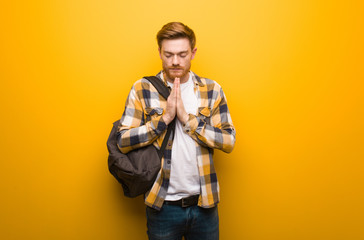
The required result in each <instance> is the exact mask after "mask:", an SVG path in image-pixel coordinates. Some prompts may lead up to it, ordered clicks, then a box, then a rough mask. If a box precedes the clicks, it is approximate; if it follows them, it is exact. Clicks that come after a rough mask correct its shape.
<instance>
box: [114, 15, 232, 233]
mask: <svg viewBox="0 0 364 240" xmlns="http://www.w3.org/2000/svg"><path fill="white" fill-rule="evenodd" d="M157 42H158V47H159V48H158V51H159V56H160V58H161V60H162V66H163V70H162V71H161V72H159V73H158V74H157V75H156V76H157V77H158V78H159V79H160V80H161V81H162V82H163V83H164V84H165V85H166V86H168V87H169V88H170V90H171V93H170V96H169V97H168V99H167V100H165V99H164V98H163V97H162V96H160V95H159V94H158V91H157V90H156V89H155V88H154V87H153V85H152V84H151V83H150V82H149V81H147V80H146V79H140V80H138V81H137V82H135V83H134V85H133V87H132V89H131V91H130V93H129V96H128V98H127V101H126V105H125V111H124V113H123V116H122V118H121V120H120V124H119V128H118V146H119V148H120V150H121V151H122V152H123V153H127V152H129V151H131V150H133V149H136V148H140V147H144V146H146V145H148V144H154V146H156V147H157V148H158V149H159V148H160V146H161V143H162V141H163V138H164V136H165V134H166V130H167V127H168V125H169V124H170V123H171V122H172V120H173V119H176V126H175V131H174V133H173V134H171V137H170V139H169V140H168V144H167V147H166V149H165V151H164V156H163V158H162V160H161V161H162V164H161V165H162V167H161V170H160V172H159V173H158V176H157V178H156V180H155V182H154V184H153V186H152V188H151V189H150V191H148V192H147V193H146V194H145V204H146V205H147V209H146V215H147V227H148V231H147V233H148V237H149V239H151V240H156V239H169V240H171V239H173V240H174V239H182V237H184V238H185V239H186V240H197V239H198V240H203V239H206V240H215V239H219V217H218V210H217V204H218V203H219V200H220V194H219V184H218V181H217V177H216V172H215V168H214V162H213V159H212V157H213V152H214V150H213V149H220V150H222V151H224V152H231V151H232V150H233V147H234V144H235V129H234V126H233V124H232V120H231V117H230V113H229V109H228V106H227V102H226V97H225V95H224V92H223V90H222V88H221V86H220V85H219V84H218V83H216V82H215V81H213V80H210V79H208V78H202V77H199V76H198V75H196V74H195V73H194V72H192V71H191V70H190V68H191V61H192V59H193V58H194V57H195V55H196V51H197V48H196V47H195V44H196V38H195V34H194V32H193V30H192V29H190V28H189V27H188V26H186V25H184V24H183V23H180V22H171V23H168V24H166V25H164V26H163V27H162V29H161V30H160V31H159V32H158V34H157Z"/></svg>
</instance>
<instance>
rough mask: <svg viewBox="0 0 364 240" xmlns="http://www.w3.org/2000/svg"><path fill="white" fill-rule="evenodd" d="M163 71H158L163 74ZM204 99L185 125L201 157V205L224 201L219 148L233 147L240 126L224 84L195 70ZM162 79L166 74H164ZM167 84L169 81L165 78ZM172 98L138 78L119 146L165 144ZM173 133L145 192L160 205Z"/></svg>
mask: <svg viewBox="0 0 364 240" xmlns="http://www.w3.org/2000/svg"><path fill="white" fill-rule="evenodd" d="M161 74H163V72H162V71H161V72H159V73H158V74H157V75H156V76H157V77H159V78H160V79H161ZM190 74H192V79H193V81H194V84H195V87H194V91H195V94H196V96H197V99H198V106H199V107H198V112H197V113H196V115H193V114H189V119H188V121H187V123H186V124H185V125H184V126H183V130H184V131H185V132H186V133H187V134H188V135H189V136H190V137H191V138H192V139H194V140H195V142H196V154H197V156H196V159H197V164H198V170H199V177H200V186H201V193H200V196H199V200H198V206H200V207H204V208H210V207H214V206H216V205H217V203H218V202H219V201H220V193H219V184H218V181H217V176H216V172H215V168H214V163H213V159H212V156H213V152H214V150H213V149H220V150H222V151H224V152H231V151H232V150H233V147H234V144H235V128H234V126H233V123H232V120H231V117H230V113H229V110H228V106H227V102H226V97H225V95H224V92H223V91H222V88H221V86H220V85H219V84H218V83H216V82H215V81H213V80H210V79H207V78H200V77H198V76H197V75H196V74H195V73H193V72H192V71H190ZM161 81H162V80H161ZM165 81H166V80H164V83H165V85H166V86H168V84H167V83H166V82H165ZM166 105H167V101H166V100H165V99H164V98H163V97H162V96H161V95H160V94H159V93H158V91H157V90H156V89H155V88H154V86H153V85H152V84H151V83H150V82H149V81H148V80H146V79H140V80H138V81H137V82H135V83H134V85H133V87H132V88H131V90H130V93H129V95H128V98H127V100H126V103H125V110H124V113H123V115H122V117H121V119H120V124H119V127H118V137H117V139H118V147H119V149H120V151H121V152H122V153H124V154H125V153H128V152H129V151H132V150H133V149H137V148H140V147H144V146H146V145H148V144H153V145H154V146H155V147H156V148H157V149H160V147H161V145H162V142H163V139H164V136H165V134H166V132H167V131H166V130H167V125H166V124H165V122H164V121H163V118H162V115H163V114H164V112H165V109H166ZM172 145H173V134H171V136H170V139H169V140H168V144H167V146H166V149H165V151H164V155H163V158H162V159H161V170H160V171H159V173H158V175H157V178H156V180H155V182H154V184H153V186H152V188H151V189H150V191H148V192H147V193H146V194H145V204H146V205H147V206H149V207H152V208H154V209H157V210H160V209H161V207H162V205H163V202H164V199H165V197H166V194H167V189H168V185H169V177H170V174H171V155H172V154H171V153H172V151H171V150H172Z"/></svg>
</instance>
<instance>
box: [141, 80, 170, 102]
mask: <svg viewBox="0 0 364 240" xmlns="http://www.w3.org/2000/svg"><path fill="white" fill-rule="evenodd" d="M143 78H145V79H147V80H148V81H149V82H150V83H151V84H153V86H154V87H155V88H156V89H157V91H158V92H159V94H160V95H162V97H164V99H166V100H167V98H168V96H169V88H168V87H167V86H166V85H165V84H164V83H163V81H162V79H160V78H159V77H157V76H148V77H143Z"/></svg>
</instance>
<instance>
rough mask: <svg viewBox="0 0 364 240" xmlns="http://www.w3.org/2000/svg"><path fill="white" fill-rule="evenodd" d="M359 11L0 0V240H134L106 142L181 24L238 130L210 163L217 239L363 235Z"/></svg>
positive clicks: (139, 219)
mask: <svg viewBox="0 0 364 240" xmlns="http://www.w3.org/2000/svg"><path fill="white" fill-rule="evenodd" d="M363 16H364V6H363V2H362V1H317V0H301V1H268V0H260V1H255V0H249V1H239V0H236V1H218V0H209V1H207V0H206V1H199V0H193V1H192V0H186V1H161V0H156V1H140V0H135V1H115V0H114V1H107V0H106V1H95V0H87V1H86V0H83V1H71V0H68V1H66V0H53V1H1V3H0V31H1V32H0V34H1V35H0V43H1V44H0V79H1V87H0V102H1V120H0V121H1V145H0V146H1V156H0V157H1V165H0V178H1V179H0V180H1V181H0V186H1V197H0V238H1V239H146V235H145V231H146V226H145V225H146V220H145V217H144V211H145V209H144V205H143V200H142V198H137V199H127V198H125V197H123V195H122V192H121V189H120V187H119V185H118V184H117V182H116V181H115V180H114V179H113V178H112V176H111V175H110V174H109V173H108V170H107V149H106V140H107V137H108V134H109V131H110V130H111V127H112V122H113V121H114V120H116V119H118V118H119V117H120V116H121V114H122V112H123V108H124V101H125V99H126V96H127V93H128V91H129V90H130V87H131V85H132V83H133V82H134V81H135V80H137V79H139V78H141V77H142V76H145V75H151V74H155V73H157V72H158V71H159V70H160V67H161V64H160V60H159V58H158V55H157V45H156V42H155V34H156V32H157V31H158V30H159V29H160V27H161V26H162V25H163V24H165V23H167V22H169V21H176V20H177V21H182V22H184V23H186V24H187V25H189V26H190V27H192V28H193V29H194V30H195V32H196V35H197V48H198V51H197V55H196V58H195V60H193V63H192V69H193V70H194V71H195V72H196V73H198V74H200V75H201V76H206V77H209V78H212V79H215V80H217V81H218V82H219V83H220V84H221V85H222V87H223V89H224V91H225V93H226V95H227V97H228V104H229V106H230V111H231V114H232V118H233V121H234V124H235V125H236V129H237V142H236V146H235V149H234V151H233V153H231V154H229V155H227V154H224V153H220V152H217V153H216V156H215V157H216V158H215V160H216V161H215V162H216V167H217V171H218V177H219V180H220V185H221V190H222V192H221V198H222V202H221V204H220V205H219V206H220V208H219V210H220V219H221V225H220V227H221V239H223V240H226V239H244V240H274V239H277V240H301V239H302V240H303V239H304V240H307V239H310V240H333V239H340V240H359V239H364V228H363V226H364V207H363V201H364V196H363V183H364V177H363V160H364V147H363V140H364V139H363V138H364V128H363V120H364V119H363V116H364V112H363V111H364V108H363V103H364V100H363V85H364V84H363V80H364V70H363V68H364V47H363V46H364V44H363V43H364V37H363V29H364V26H363V25H364V17H363Z"/></svg>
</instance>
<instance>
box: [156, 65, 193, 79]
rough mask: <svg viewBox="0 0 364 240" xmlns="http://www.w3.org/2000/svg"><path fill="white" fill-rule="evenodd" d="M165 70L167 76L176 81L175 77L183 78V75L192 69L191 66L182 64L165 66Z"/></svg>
mask: <svg viewBox="0 0 364 240" xmlns="http://www.w3.org/2000/svg"><path fill="white" fill-rule="evenodd" d="M163 71H164V72H165V73H166V76H167V78H168V79H169V80H171V81H174V79H175V78H180V79H182V78H183V77H185V76H186V75H187V74H188V73H189V71H190V66H188V67H186V68H184V67H180V66H176V67H166V66H163Z"/></svg>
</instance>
